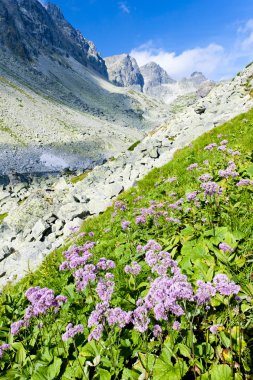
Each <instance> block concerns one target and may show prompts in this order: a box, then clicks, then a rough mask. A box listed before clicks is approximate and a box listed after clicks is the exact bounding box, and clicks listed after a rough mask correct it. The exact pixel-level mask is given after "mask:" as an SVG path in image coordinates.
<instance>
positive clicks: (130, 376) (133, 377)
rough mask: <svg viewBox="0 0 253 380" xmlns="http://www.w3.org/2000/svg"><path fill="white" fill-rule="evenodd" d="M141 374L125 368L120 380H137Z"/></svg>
mask: <svg viewBox="0 0 253 380" xmlns="http://www.w3.org/2000/svg"><path fill="white" fill-rule="evenodd" d="M140 375H141V372H139V371H137V370H133V369H128V368H125V369H124V371H123V374H122V380H138V379H139V377H140Z"/></svg>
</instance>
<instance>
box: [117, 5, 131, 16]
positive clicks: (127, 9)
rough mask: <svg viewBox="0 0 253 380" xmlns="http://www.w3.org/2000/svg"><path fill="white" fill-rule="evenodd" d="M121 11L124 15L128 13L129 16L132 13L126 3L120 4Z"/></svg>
mask: <svg viewBox="0 0 253 380" xmlns="http://www.w3.org/2000/svg"><path fill="white" fill-rule="evenodd" d="M119 9H120V10H121V11H122V12H124V13H127V14H129V13H130V8H129V7H128V5H127V4H126V3H119Z"/></svg>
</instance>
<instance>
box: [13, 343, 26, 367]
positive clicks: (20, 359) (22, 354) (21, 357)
mask: <svg viewBox="0 0 253 380" xmlns="http://www.w3.org/2000/svg"><path fill="white" fill-rule="evenodd" d="M12 348H14V350H15V351H16V361H17V363H18V364H23V363H24V362H25V359H26V350H25V348H24V346H23V344H22V343H21V342H16V343H13V344H12Z"/></svg>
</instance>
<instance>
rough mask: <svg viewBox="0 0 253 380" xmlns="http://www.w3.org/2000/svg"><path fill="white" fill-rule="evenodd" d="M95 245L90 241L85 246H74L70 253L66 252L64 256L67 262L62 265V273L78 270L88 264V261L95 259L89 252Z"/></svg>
mask: <svg viewBox="0 0 253 380" xmlns="http://www.w3.org/2000/svg"><path fill="white" fill-rule="evenodd" d="M94 245H95V243H94V242H90V241H88V242H86V243H85V244H84V245H83V246H80V247H77V246H75V245H74V246H73V247H72V248H70V249H69V250H68V251H66V252H64V254H63V255H64V257H65V258H66V261H64V262H63V263H62V264H61V265H60V268H59V269H60V271H63V270H66V269H74V268H78V267H80V266H82V265H84V264H86V263H87V261H88V260H89V259H91V258H92V257H93V255H92V254H91V253H90V251H89V250H90V249H91V248H93V247H94Z"/></svg>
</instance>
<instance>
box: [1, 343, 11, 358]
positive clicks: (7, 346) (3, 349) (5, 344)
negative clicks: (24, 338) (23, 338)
mask: <svg viewBox="0 0 253 380" xmlns="http://www.w3.org/2000/svg"><path fill="white" fill-rule="evenodd" d="M10 348H11V345H10V344H7V343H4V344H1V345H0V358H2V356H3V354H4V351H7V350H9V349H10Z"/></svg>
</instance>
